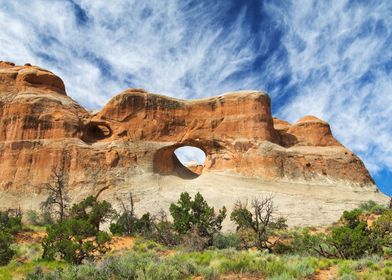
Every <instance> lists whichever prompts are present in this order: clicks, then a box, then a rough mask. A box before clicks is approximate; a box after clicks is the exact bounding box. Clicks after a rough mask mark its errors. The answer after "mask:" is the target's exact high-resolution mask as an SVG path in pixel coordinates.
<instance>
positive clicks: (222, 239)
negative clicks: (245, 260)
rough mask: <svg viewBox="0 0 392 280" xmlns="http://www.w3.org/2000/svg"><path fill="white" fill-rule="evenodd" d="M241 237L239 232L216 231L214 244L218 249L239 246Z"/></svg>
mask: <svg viewBox="0 0 392 280" xmlns="http://www.w3.org/2000/svg"><path fill="white" fill-rule="evenodd" d="M240 242H241V238H240V236H239V235H238V234H237V233H227V234H222V233H216V234H215V235H214V238H213V240H212V245H213V246H214V247H216V248H218V249H228V248H239V246H240Z"/></svg>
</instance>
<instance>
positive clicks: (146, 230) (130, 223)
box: [110, 212, 152, 237]
mask: <svg viewBox="0 0 392 280" xmlns="http://www.w3.org/2000/svg"><path fill="white" fill-rule="evenodd" d="M151 223H152V220H151V217H150V213H145V214H143V215H142V216H141V217H140V218H137V217H136V216H135V215H132V214H131V213H130V212H124V213H123V214H121V215H120V217H119V218H118V220H117V221H116V222H115V223H111V224H110V231H111V233H113V234H115V235H127V236H135V235H137V234H139V235H142V236H146V237H147V236H149V235H150V234H151V232H152V224H151Z"/></svg>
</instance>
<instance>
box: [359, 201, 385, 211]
mask: <svg viewBox="0 0 392 280" xmlns="http://www.w3.org/2000/svg"><path fill="white" fill-rule="evenodd" d="M358 208H359V209H360V210H363V211H365V212H368V213H373V214H382V213H384V211H386V210H387V207H386V206H385V205H381V204H378V203H376V202H374V201H373V200H369V201H367V202H362V203H361V204H360V205H359V207H358Z"/></svg>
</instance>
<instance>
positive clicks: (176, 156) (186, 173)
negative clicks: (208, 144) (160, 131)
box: [154, 143, 207, 179]
mask: <svg viewBox="0 0 392 280" xmlns="http://www.w3.org/2000/svg"><path fill="white" fill-rule="evenodd" d="M191 145H192V146H191ZM206 159H207V153H206V151H204V149H203V148H202V147H201V146H200V145H199V144H198V143H197V144H195V146H193V144H192V143H186V144H185V143H181V144H175V145H172V146H166V147H163V148H161V149H159V150H158V151H157V152H156V153H155V155H154V172H156V173H160V174H162V175H177V176H179V177H181V178H183V179H194V178H197V177H199V176H200V175H201V173H202V172H203V169H204V166H205V163H206Z"/></svg>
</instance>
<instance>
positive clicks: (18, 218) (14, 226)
mask: <svg viewBox="0 0 392 280" xmlns="http://www.w3.org/2000/svg"><path fill="white" fill-rule="evenodd" d="M20 230H22V214H21V213H20V212H17V213H16V214H11V213H10V212H9V211H1V212H0V231H3V232H8V233H10V234H14V233H17V232H18V231H20Z"/></svg>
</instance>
